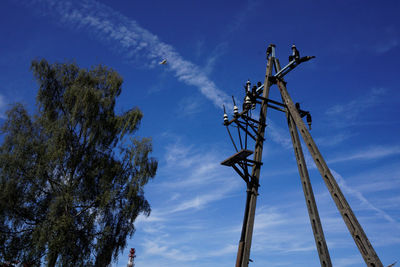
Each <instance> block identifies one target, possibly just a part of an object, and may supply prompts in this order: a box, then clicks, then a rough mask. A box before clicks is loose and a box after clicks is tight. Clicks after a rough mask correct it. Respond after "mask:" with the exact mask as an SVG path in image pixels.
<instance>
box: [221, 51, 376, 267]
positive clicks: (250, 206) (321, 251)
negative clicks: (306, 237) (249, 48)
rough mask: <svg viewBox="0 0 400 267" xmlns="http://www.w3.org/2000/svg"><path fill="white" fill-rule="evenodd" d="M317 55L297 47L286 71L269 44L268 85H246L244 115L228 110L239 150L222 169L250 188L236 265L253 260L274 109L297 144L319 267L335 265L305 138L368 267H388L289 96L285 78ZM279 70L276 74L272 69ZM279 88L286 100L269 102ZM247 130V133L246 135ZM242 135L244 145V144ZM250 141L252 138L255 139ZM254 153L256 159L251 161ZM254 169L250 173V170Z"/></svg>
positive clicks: (245, 266)
mask: <svg viewBox="0 0 400 267" xmlns="http://www.w3.org/2000/svg"><path fill="white" fill-rule="evenodd" d="M312 58H314V57H308V56H307V57H300V53H299V51H298V50H297V49H296V47H295V46H294V45H293V46H292V55H291V56H289V64H287V65H286V66H285V67H283V68H282V69H281V67H280V64H279V61H278V59H276V57H275V45H270V46H269V47H268V49H267V59H268V62H267V70H266V74H265V80H264V84H263V85H262V84H261V83H260V82H259V83H258V84H257V86H253V88H252V89H250V81H248V82H247V84H246V86H245V88H246V96H245V99H244V101H243V102H244V103H243V111H242V112H240V113H239V111H238V107H237V106H236V103H235V100H234V99H233V101H234V118H233V119H231V120H229V119H228V115H227V114H226V111H225V107H224V112H225V113H224V125H225V126H226V128H227V131H228V133H229V136H230V139H231V141H232V143H233V145H234V147H235V149H236V153H235V154H234V155H233V156H231V157H229V158H228V159H226V160H224V161H223V162H221V164H222V165H225V166H230V167H233V169H234V170H235V171H236V172H237V173H238V174H239V175H240V177H241V178H242V179H243V180H244V181H245V182H246V185H247V197H246V206H245V212H244V218H243V226H242V233H241V237H240V241H239V246H238V252H237V257H236V265H235V266H236V267H248V265H249V262H250V261H252V260H250V249H251V242H252V236H253V228H254V220H255V211H256V203H257V196H258V187H259V186H260V184H259V182H260V170H261V165H262V152H263V143H264V140H265V139H264V135H265V127H266V116H267V108H268V107H270V108H273V109H275V110H279V111H282V112H285V113H286V118H287V123H288V128H289V132H290V136H291V140H292V144H293V150H294V154H295V158H296V162H297V167H298V170H299V174H300V180H301V184H302V188H303V192H304V197H305V200H306V205H307V210H308V215H309V218H310V223H311V228H312V230H313V234H314V239H315V244H316V247H317V251H318V255H319V260H320V264H321V266H322V267H331V266H332V262H331V259H330V255H329V250H328V246H327V244H326V241H325V237H324V232H323V229H322V224H321V220H320V217H319V213H318V209H317V204H316V202H315V198H314V193H313V190H312V186H311V182H310V178H309V175H308V170H307V165H306V162H305V159H304V154H303V150H302V147H301V142H300V137H299V134H298V130H299V131H300V134H301V137H302V138H303V140H304V142H305V144H306V146H307V148H308V150H309V151H310V154H311V156H312V157H313V159H314V162H315V164H316V166H317V168H318V170H319V172H320V174H321V176H322V177H323V180H324V182H325V184H326V186H327V187H328V190H329V192H330V194H331V196H332V198H333V200H334V202H335V204H336V206H337V208H338V210H339V212H340V214H341V215H342V217H343V220H344V221H345V223H346V226H347V228H348V229H349V231H350V234H351V236H352V237H353V239H354V241H355V243H356V245H357V247H358V249H359V251H360V253H361V255H362V257H363V259H364V261H365V263H366V264H367V266H369V267H383V265H382V263H381V261H380V259H379V257H378V255H377V254H376V252H375V250H374V248H373V247H372V245H371V243H370V242H369V240H368V238H367V236H366V234H365V232H364V230H363V228H362V227H361V225H360V224H359V222H358V220H357V218H356V216H355V214H354V213H353V211H352V209H351V208H350V205H349V204H348V202H347V201H346V199H345V197H344V195H343V193H342V191H341V190H340V188H339V185H338V184H337V182H336V180H335V178H334V177H333V175H332V174H331V172H330V170H329V168H328V166H327V164H326V162H325V160H324V158H323V157H322V155H321V153H320V152H319V150H318V147H317V146H316V144H315V143H314V141H313V139H312V137H311V135H310V132H309V131H308V129H307V127H306V126H305V124H304V122H303V120H302V117H303V116H306V117H307V122H308V124H309V127H311V115H310V113H309V112H307V111H304V110H301V109H300V106H299V105H297V104H296V105H295V104H294V103H293V101H292V99H291V98H290V96H289V94H288V91H287V89H286V82H285V81H284V80H283V77H284V76H285V75H286V74H288V73H289V72H290V71H291V70H293V69H294V68H295V67H297V66H298V65H300V64H301V63H303V62H306V61H308V60H310V59H312ZM273 69H275V74H274V75H272V71H273ZM273 84H277V86H278V89H279V92H280V94H281V98H282V102H283V103H280V102H278V101H274V100H272V99H269V98H268V97H269V92H270V87H271V86H272V85H273ZM258 104H259V106H260V115H259V117H258V119H254V118H252V110H254V109H255V108H256V106H257V105H258ZM231 125H233V126H234V127H236V128H237V131H238V136H239V141H240V150H238V148H237V146H236V144H235V140H234V138H233V137H232V134H231V132H230V130H229V126H231ZM241 132H243V134H241ZM242 137H244V138H245V141H244V142H242ZM248 137H249V138H251V139H252V140H253V141H254V152H253V151H251V150H249V149H248V148H247V146H248V141H247V140H248ZM251 139H250V140H251ZM253 153H254V158H253V160H250V159H249V158H248V157H249V156H250V155H251V154H253ZM249 168H252V169H251V173H250V172H249Z"/></svg>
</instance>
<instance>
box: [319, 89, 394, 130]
mask: <svg viewBox="0 0 400 267" xmlns="http://www.w3.org/2000/svg"><path fill="white" fill-rule="evenodd" d="M386 92H387V90H386V89H385V88H373V89H371V90H370V91H369V92H368V93H366V94H365V95H363V96H361V97H359V98H357V99H354V100H352V101H350V102H348V103H344V104H337V105H334V106H332V107H330V108H328V109H327V111H326V115H328V116H330V117H334V116H337V117H338V120H337V123H338V125H347V123H349V122H353V121H354V120H355V119H356V118H358V117H359V115H360V114H361V113H362V112H363V111H364V110H366V109H368V108H371V107H373V106H375V105H377V104H379V103H381V102H382V96H383V95H385V94H386Z"/></svg>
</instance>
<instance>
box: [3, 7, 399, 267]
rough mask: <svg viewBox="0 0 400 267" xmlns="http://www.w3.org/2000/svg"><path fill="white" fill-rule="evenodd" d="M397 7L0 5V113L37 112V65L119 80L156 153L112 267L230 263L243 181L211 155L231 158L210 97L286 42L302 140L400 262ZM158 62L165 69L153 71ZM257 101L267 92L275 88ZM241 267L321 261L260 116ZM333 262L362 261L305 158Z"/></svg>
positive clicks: (282, 54)
mask: <svg viewBox="0 0 400 267" xmlns="http://www.w3.org/2000/svg"><path fill="white" fill-rule="evenodd" d="M399 11H400V3H399V2H398V1H379V2H378V1H361V0H360V1H356V0H349V1H326V0H321V1H316V0H305V1H295V0H287V1H274V2H272V1H260V0H259V1H258V0H252V1H229V3H228V2H227V1H196V2H194V1H160V0H152V1H146V2H145V1H140V2H139V1H111V0H107V1H106V0H102V1H94V0H84V1H73V0H68V1H53V0H31V1H23V0H22V1H17V0H15V1H13V0H4V1H1V3H0V36H1V41H0V52H1V53H0V54H1V57H0V113H1V115H0V122H1V121H3V120H4V111H5V110H6V109H7V107H8V106H9V104H12V103H14V102H22V103H24V104H25V105H26V106H27V107H28V109H29V110H30V111H34V110H35V96H36V92H37V86H36V84H35V81H34V79H33V76H32V73H31V72H30V71H29V66H30V62H31V60H32V59H35V58H46V59H47V60H48V61H50V62H76V63H77V64H78V65H79V66H81V67H85V68H88V67H90V66H92V65H96V64H105V65H107V66H109V67H112V68H113V69H115V70H116V71H118V72H119V73H120V74H121V75H122V76H123V78H124V84H123V92H122V95H121V96H120V98H119V100H118V105H117V110H118V111H123V110H126V109H128V108H131V107H133V106H138V107H139V108H140V109H141V110H142V111H143V112H144V118H143V121H142V124H141V128H140V131H139V133H138V134H139V135H140V136H151V137H152V138H153V144H154V153H153V156H154V157H156V158H157V159H158V161H159V169H158V173H157V176H156V178H155V179H154V180H153V181H151V182H150V183H149V184H148V185H147V186H146V188H145V192H146V195H147V198H148V200H149V202H150V204H151V206H152V213H151V215H150V217H148V218H145V217H142V216H141V217H139V218H138V220H137V221H136V223H135V226H136V229H137V230H136V233H135V235H134V236H133V238H132V239H131V240H129V242H128V246H127V248H126V250H125V251H124V252H123V254H122V255H121V256H120V257H119V260H118V262H115V263H113V266H126V263H127V256H128V254H129V252H128V251H129V248H130V247H135V248H136V250H137V255H138V256H137V258H136V266H146V267H153V266H175V267H180V266H195V267H205V266H207V267H209V266H221V267H224V266H232V265H233V264H234V262H235V259H236V251H237V244H238V241H239V237H240V230H241V224H242V217H243V212H244V203H245V184H244V182H243V181H242V180H241V179H240V178H239V176H237V175H236V174H235V173H234V171H233V170H232V169H230V168H228V167H224V166H221V165H220V164H219V163H220V162H221V161H222V160H224V159H225V158H227V157H229V156H230V155H232V154H233V153H234V149H233V147H232V145H231V143H230V141H229V137H228V135H227V133H226V130H225V129H224V127H223V126H222V114H223V112H222V109H221V105H222V104H223V103H226V102H229V101H230V97H231V95H234V96H235V97H236V99H238V100H241V99H242V98H243V84H245V82H246V80H247V79H250V80H251V81H252V82H257V81H259V80H263V77H264V74H265V65H266V60H265V50H266V48H267V46H268V44H270V43H274V44H276V46H277V57H278V58H279V59H280V61H281V65H284V64H286V63H287V60H288V59H287V57H288V55H289V54H290V46H291V45H292V44H293V43H295V44H296V45H297V47H298V49H299V50H300V53H301V54H302V55H315V56H316V59H313V60H312V61H310V62H307V63H304V64H303V65H301V66H300V67H298V68H297V69H295V70H294V71H293V72H291V73H290V74H288V75H287V76H286V81H287V82H288V84H287V87H288V90H289V93H290V94H291V96H292V98H293V99H294V101H296V102H300V103H301V105H302V108H304V109H305V110H309V111H310V112H311V114H312V116H313V129H312V131H311V134H312V136H313V138H314V139H315V141H316V143H317V145H318V146H319V148H320V150H321V152H322V154H323V155H324V157H325V159H326V160H327V162H328V165H329V167H330V168H331V170H332V173H333V174H334V176H335V177H336V179H337V181H338V182H339V184H340V186H341V188H342V190H343V192H344V194H345V196H346V197H347V200H348V202H349V203H350V205H351V207H352V208H353V210H354V212H355V214H356V216H357V217H358V219H359V221H360V223H361V225H362V226H363V228H364V230H365V232H366V234H367V236H368V238H369V239H370V241H371V243H372V245H373V246H374V248H375V250H376V251H377V253H378V255H379V257H380V258H381V260H382V262H383V263H384V264H385V265H388V264H390V263H393V262H394V261H396V260H399V259H400V164H399V163H400V141H399V138H398V137H399V134H400V119H399V104H400V86H399V83H398V77H399V59H400V52H399V51H400V34H399V31H400V30H399V29H400V27H399V26H400V20H399V19H398V13H399ZM163 58H167V59H168V64H167V65H162V66H161V65H158V62H159V61H161V60H162V59H163ZM271 98H272V99H275V100H279V94H278V90H277V88H276V87H272V89H271ZM266 137H267V140H266V143H265V145H264V154H263V161H264V165H263V166H262V170H261V182H260V183H261V187H260V196H259V198H258V203H257V211H256V220H255V231H254V237H253V245H252V251H251V258H252V259H253V261H254V262H253V263H251V265H250V266H254V267H256V266H308V267H309V266H311V267H313V266H319V260H318V256H317V252H316V249H315V245H314V240H313V236H312V231H311V227H310V225H309V221H308V215H307V210H306V205H305V202H304V197H303V193H302V189H301V184H300V179H299V176H298V173H297V166H296V163H295V159H294V154H293V152H292V149H291V143H290V137H289V134H288V131H287V125H286V119H285V116H284V114H282V113H279V112H277V111H275V110H271V111H269V112H268V127H267V129H266ZM305 156H306V160H307V162H308V165H309V168H310V178H311V181H312V184H313V188H314V193H315V196H316V200H317V205H318V208H319V211H320V216H321V221H322V224H323V227H324V231H325V237H326V240H327V243H328V247H329V249H330V254H331V258H332V262H333V265H334V266H335V267H336V266H343V267H344V266H364V263H363V260H362V258H361V256H360V254H359V253H358V250H357V248H356V246H355V244H354V242H353V240H352V238H351V237H350V234H349V233H348V231H347V228H346V227H345V224H344V223H343V221H342V219H341V217H340V214H339V212H338V211H337V209H336V207H335V205H334V203H333V201H332V199H331V198H330V195H329V193H328V191H327V189H326V187H325V185H324V184H323V182H322V179H321V178H320V176H319V173H318V171H317V170H316V168H315V166H314V164H313V163H312V160H311V157H310V156H309V155H308V152H306V155H305Z"/></svg>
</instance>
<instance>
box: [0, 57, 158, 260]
mask: <svg viewBox="0 0 400 267" xmlns="http://www.w3.org/2000/svg"><path fill="white" fill-rule="evenodd" d="M31 69H32V71H33V74H34V76H35V78H36V79H37V82H38V85H39V92H38V95H37V106H38V109H37V112H36V114H35V115H34V116H30V115H29V114H28V112H27V110H26V109H25V108H24V106H23V105H21V104H16V105H15V106H13V107H12V109H11V110H9V111H8V113H7V119H6V121H5V122H4V124H3V125H2V128H1V131H2V135H3V143H2V144H1V146H0V261H10V260H15V259H18V260H20V261H23V262H31V263H34V265H40V264H42V263H43V262H46V263H47V265H48V266H56V265H57V266H107V265H108V264H109V263H110V262H111V261H112V260H113V259H114V260H115V259H116V257H117V255H118V253H119V252H120V251H121V250H122V249H123V248H124V247H125V246H126V239H127V237H131V236H132V235H133V233H134V230H135V228H134V224H133V223H134V221H135V219H136V218H137V216H138V215H139V214H141V213H143V214H145V215H149V214H150V206H149V203H148V202H147V200H146V199H145V197H144V191H143V187H144V185H146V184H147V182H148V181H149V179H150V178H153V177H154V176H155V173H156V169H157V162H156V160H155V159H153V158H151V157H150V156H149V153H151V151H152V146H151V140H150V139H147V138H143V139H137V138H134V137H133V134H134V133H135V132H136V130H137V129H138V127H139V124H140V121H141V119H142V113H141V112H140V110H139V109H138V108H133V109H131V110H129V111H126V112H125V113H123V114H121V115H116V114H115V113H114V107H115V101H116V98H117V97H118V96H119V95H120V93H121V85H122V78H121V77H120V76H119V75H118V74H117V73H116V72H115V71H113V70H111V69H109V68H107V67H104V66H98V67H94V68H92V69H90V70H86V69H79V68H78V66H77V65H76V64H49V63H48V62H47V61H46V60H41V61H37V60H36V61H33V62H32V65H31Z"/></svg>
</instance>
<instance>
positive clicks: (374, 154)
mask: <svg viewBox="0 0 400 267" xmlns="http://www.w3.org/2000/svg"><path fill="white" fill-rule="evenodd" d="M399 154H400V146H399V145H392V146H373V147H369V148H365V149H361V150H359V151H356V152H353V153H348V154H347V155H343V156H340V157H336V158H333V159H331V160H329V161H328V162H329V163H337V162H348V161H350V160H376V159H380V158H384V157H389V156H394V155H399Z"/></svg>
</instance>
